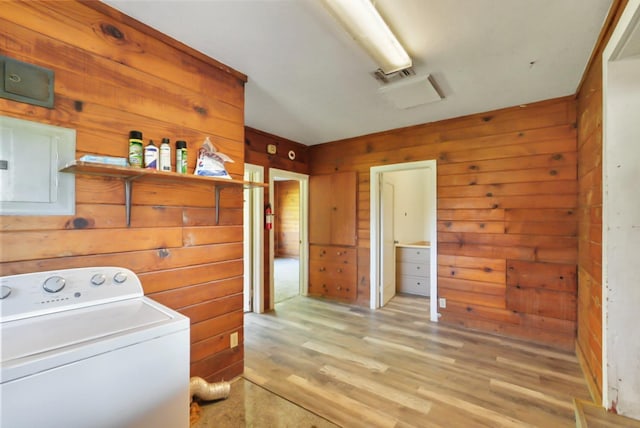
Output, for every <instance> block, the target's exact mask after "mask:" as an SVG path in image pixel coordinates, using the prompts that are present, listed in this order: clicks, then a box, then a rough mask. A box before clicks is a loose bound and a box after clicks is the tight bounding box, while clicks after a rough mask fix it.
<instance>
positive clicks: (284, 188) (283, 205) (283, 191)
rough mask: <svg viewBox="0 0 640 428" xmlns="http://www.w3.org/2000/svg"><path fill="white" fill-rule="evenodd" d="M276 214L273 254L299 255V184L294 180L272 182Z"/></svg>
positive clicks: (277, 255) (296, 256)
mask: <svg viewBox="0 0 640 428" xmlns="http://www.w3.org/2000/svg"><path fill="white" fill-rule="evenodd" d="M273 191H274V194H275V195H274V198H275V207H274V212H275V214H276V216H275V221H274V226H273V229H274V231H275V233H274V235H275V238H274V240H275V246H274V247H275V249H274V251H275V256H276V257H292V258H296V259H297V258H298V257H300V184H299V183H298V182H297V181H295V180H287V181H276V182H275V183H274V189H273Z"/></svg>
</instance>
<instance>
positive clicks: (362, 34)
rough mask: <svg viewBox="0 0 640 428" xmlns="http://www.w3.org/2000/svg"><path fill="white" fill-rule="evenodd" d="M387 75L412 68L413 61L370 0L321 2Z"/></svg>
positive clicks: (326, 0)
mask: <svg viewBox="0 0 640 428" xmlns="http://www.w3.org/2000/svg"><path fill="white" fill-rule="evenodd" d="M322 2H323V3H324V5H325V6H326V7H327V8H328V9H329V10H330V11H331V13H332V15H333V16H334V17H335V18H336V19H337V20H338V21H339V22H340V23H341V24H342V26H343V27H345V29H346V30H347V31H348V32H349V34H351V36H352V37H353V38H354V39H356V41H357V42H358V43H359V44H360V45H362V47H363V48H364V49H365V50H366V51H367V52H368V53H369V55H371V57H372V58H373V59H374V60H375V61H376V63H377V64H378V66H379V67H380V69H381V70H382V71H383V72H384V73H385V74H390V73H393V72H396V71H399V70H404V69H405V68H409V67H411V58H410V57H409V55H408V54H407V52H406V51H405V50H404V48H403V47H402V45H401V44H400V42H398V39H396V36H394V35H393V33H392V32H391V30H390V29H389V27H388V26H387V24H386V23H385V22H384V20H383V19H382V17H381V16H380V14H379V13H378V11H377V10H376V8H375V7H374V6H373V4H372V3H371V1H370V0H322Z"/></svg>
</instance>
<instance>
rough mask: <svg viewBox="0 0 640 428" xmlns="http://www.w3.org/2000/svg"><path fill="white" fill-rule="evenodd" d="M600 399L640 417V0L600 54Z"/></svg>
mask: <svg viewBox="0 0 640 428" xmlns="http://www.w3.org/2000/svg"><path fill="white" fill-rule="evenodd" d="M602 65H603V71H602V72H603V84H602V86H603V118H602V124H603V154H602V155H603V158H602V174H603V176H602V189H603V195H602V208H603V213H602V294H603V295H602V323H603V325H602V334H603V338H602V353H603V356H602V357H603V358H602V383H603V388H602V401H603V406H604V407H606V408H607V409H611V408H615V409H616V410H617V412H618V413H619V414H622V415H625V416H629V417H632V418H636V419H640V379H639V377H638V355H640V331H639V330H638V329H634V328H629V326H632V325H635V324H636V323H637V311H638V306H640V279H639V278H640V265H639V264H638V261H637V259H638V256H637V255H638V253H639V252H640V199H639V198H638V197H637V184H638V182H640V168H639V167H638V166H639V165H640V147H639V146H638V141H640V124H639V123H638V111H640V80H639V79H638V76H640V0H629V2H628V3H627V6H626V8H625V10H624V12H623V14H622V16H621V17H620V20H619V21H618V24H617V26H616V28H615V30H614V32H613V34H612V35H611V39H610V41H609V43H608V44H607V47H606V48H605V50H604V52H603V56H602Z"/></svg>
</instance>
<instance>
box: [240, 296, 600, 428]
mask: <svg viewBox="0 0 640 428" xmlns="http://www.w3.org/2000/svg"><path fill="white" fill-rule="evenodd" d="M244 376H245V377H246V378H247V379H249V380H251V381H252V382H254V383H257V384H258V385H261V386H263V387H264V388H266V389H268V390H270V391H272V392H274V393H276V394H278V395H280V396H282V397H284V398H286V399H288V400H290V401H292V402H294V403H296V404H298V405H300V406H302V407H304V408H307V409H309V410H311V411H312V412H314V413H317V414H318V415H320V416H322V417H325V418H327V419H328V420H330V421H332V422H334V423H336V424H338V425H341V426H345V427H411V426H413V427H481V426H488V427H502V426H505V427H526V426H538V427H564V426H566V427H569V426H573V427H575V417H574V408H573V398H574V397H577V398H580V399H585V400H589V393H588V391H587V386H586V384H585V381H584V379H583V376H582V373H581V371H580V368H579V365H578V361H577V359H576V357H575V356H574V355H572V354H567V353H563V352H558V351H555V350H551V349H548V348H545V347H540V346H536V345H533V344H530V343H526V342H520V341H516V340H510V339H506V338H502V337H497V336H492V335H488V334H482V333H477V332H472V331H469V330H465V329H459V328H456V327H451V326H444V325H439V324H434V323H431V322H429V318H428V300H427V299H424V298H415V297H408V296H396V297H395V298H394V299H393V300H392V301H391V302H390V303H389V304H388V305H387V306H386V307H385V308H383V309H380V310H377V311H372V310H369V309H366V308H361V307H355V306H349V305H344V304H337V303H333V302H331V303H330V302H326V301H322V300H318V299H313V298H306V297H302V296H299V297H295V298H293V299H290V300H287V301H285V302H282V303H280V304H278V305H276V311H275V312H274V313H271V314H262V315H259V314H246V315H245V374H244Z"/></svg>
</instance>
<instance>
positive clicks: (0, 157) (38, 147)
mask: <svg viewBox="0 0 640 428" xmlns="http://www.w3.org/2000/svg"><path fill="white" fill-rule="evenodd" d="M75 153H76V131H75V129H68V128H61V127H59V126H52V125H46V124H42V123H37V122H30V121H27V120H21V119H14V118H11V117H6V116H0V213H1V214H2V215H72V214H75V199H76V198H75V176H74V175H73V174H66V173H61V172H59V170H60V168H62V167H64V166H65V165H66V164H68V163H70V162H72V161H73V160H74V159H75Z"/></svg>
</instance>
